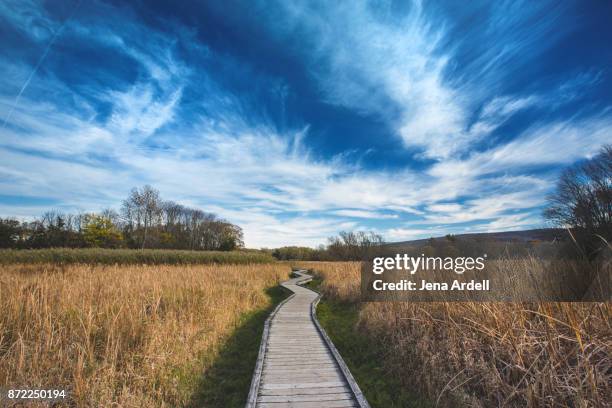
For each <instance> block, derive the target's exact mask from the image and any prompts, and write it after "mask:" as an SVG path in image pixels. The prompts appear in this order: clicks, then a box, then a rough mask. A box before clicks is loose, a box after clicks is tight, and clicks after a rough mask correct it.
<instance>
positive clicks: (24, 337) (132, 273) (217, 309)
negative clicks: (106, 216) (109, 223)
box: [0, 264, 289, 407]
mask: <svg viewBox="0 0 612 408" xmlns="http://www.w3.org/2000/svg"><path fill="white" fill-rule="evenodd" d="M288 272H289V268H288V267H287V266H286V265H282V264H259V265H220V266H219V265H208V266H169V265H157V266H101V265H98V266H92V265H68V266H58V265H49V264H46V265H45V264H43V265H2V266H0V387H22V388H23V387H26V388H37V387H45V388H49V387H60V388H63V387H68V389H69V390H70V394H71V401H70V402H69V404H70V405H77V406H92V407H98V406H124V407H142V406H150V407H152V406H158V407H163V406H183V405H186V404H188V403H189V401H190V399H191V397H192V394H193V392H195V390H194V389H193V387H194V386H193V385H192V384H193V383H194V382H193V381H184V380H185V379H189V378H191V377H198V376H202V375H203V373H204V372H205V371H206V369H207V368H208V366H209V365H210V364H212V361H214V356H215V354H216V353H218V350H219V348H220V347H221V346H222V344H223V341H224V339H225V338H226V337H227V336H228V335H230V334H231V333H232V331H233V330H234V329H235V327H236V325H237V324H238V321H239V318H240V316H241V315H242V314H244V313H247V312H251V311H254V310H258V309H262V308H265V307H268V306H269V304H270V300H269V298H268V297H267V296H266V294H265V290H266V288H269V287H272V286H275V285H276V284H277V283H278V282H279V281H280V280H284V279H285V278H286V277H287V274H288Z"/></svg>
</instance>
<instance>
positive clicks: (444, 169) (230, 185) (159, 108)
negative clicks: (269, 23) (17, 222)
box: [0, 3, 612, 247]
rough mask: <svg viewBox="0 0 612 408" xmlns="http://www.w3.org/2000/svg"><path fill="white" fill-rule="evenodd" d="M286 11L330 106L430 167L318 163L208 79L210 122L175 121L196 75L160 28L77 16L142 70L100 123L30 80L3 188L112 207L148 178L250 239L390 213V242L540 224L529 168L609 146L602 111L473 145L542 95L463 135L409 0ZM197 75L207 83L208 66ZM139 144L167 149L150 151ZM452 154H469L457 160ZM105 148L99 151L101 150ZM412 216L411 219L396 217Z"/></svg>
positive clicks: (350, 224)
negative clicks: (467, 228)
mask: <svg viewBox="0 0 612 408" xmlns="http://www.w3.org/2000/svg"><path fill="white" fill-rule="evenodd" d="M283 9H284V12H286V13H287V16H289V18H288V19H287V20H286V22H287V27H286V28H287V29H300V30H305V31H306V32H308V33H309V34H310V35H309V37H308V38H307V39H306V41H307V42H308V41H312V44H307V45H308V46H312V49H313V75H315V76H317V77H318V78H319V80H320V81H321V86H322V89H323V90H324V91H325V92H326V97H327V98H328V99H329V101H330V102H333V103H337V104H341V105H344V106H347V107H351V108H354V109H362V110H364V111H366V112H368V113H377V114H380V115H382V116H385V117H387V119H388V120H389V121H391V122H392V123H394V125H395V127H396V130H397V132H398V135H399V136H401V138H402V140H403V141H404V143H405V144H406V145H408V146H412V147H415V146H416V147H419V148H421V149H422V150H423V151H424V154H425V155H426V156H428V157H434V158H436V159H438V160H437V161H436V162H435V164H433V165H432V166H431V167H429V168H428V169H426V170H423V171H418V172H417V171H412V170H407V169H406V170H401V171H393V172H389V171H371V170H364V169H363V168H362V167H360V166H359V165H358V164H355V163H352V162H349V161H348V160H347V157H346V156H342V155H340V156H338V157H335V158H332V159H328V160H317V159H315V158H313V155H312V154H311V153H310V151H309V149H308V147H307V146H306V145H304V139H305V135H307V133H308V132H309V129H308V127H307V126H306V127H304V128H302V129H294V130H290V131H287V132H285V133H279V131H278V130H276V127H274V126H271V125H270V124H269V123H267V122H266V121H265V120H262V122H261V123H260V124H256V125H253V124H252V123H251V122H250V121H248V120H247V118H245V117H243V112H244V110H245V109H248V106H246V107H245V104H244V103H243V102H242V101H240V100H239V99H238V98H237V97H236V96H235V95H231V94H228V93H226V92H224V91H223V90H222V89H217V88H214V84H207V86H210V87H211V89H213V88H214V91H215V92H211V94H210V98H208V100H206V101H202V102H201V103H202V105H204V106H214V108H215V109H214V115H208V116H202V117H200V118H196V120H195V122H194V123H190V124H188V126H187V125H186V124H184V123H181V126H178V125H177V126H176V127H175V128H170V127H171V126H168V125H172V124H177V122H178V119H180V116H179V113H180V107H181V102H182V97H183V93H184V92H185V90H186V89H188V87H189V86H190V84H191V83H192V82H190V81H193V80H194V75H193V73H192V72H191V70H190V69H188V67H186V65H185V64H184V63H183V62H182V61H181V60H180V59H179V58H178V57H177V56H176V54H175V52H174V47H175V42H174V40H172V39H168V38H165V37H163V36H162V37H160V36H159V35H153V36H152V37H150V42H146V41H145V42H143V41H142V38H141V37H143V38H147V36H145V35H143V33H144V32H146V31H145V29H144V28H140V29H138V28H134V27H132V28H131V30H133V31H134V30H135V31H136V32H137V33H139V32H140V31H142V32H140V35H141V37H139V35H134V36H130V35H128V34H126V33H121V32H114V31H112V30H110V31H108V30H107V31H104V30H101V31H96V30H94V29H90V28H87V27H83V26H79V25H76V24H73V25H71V27H70V30H71V31H70V32H71V33H79V35H85V36H89V37H90V38H91V39H92V40H95V41H97V42H99V43H104V44H106V45H107V46H112V47H115V48H116V49H117V52H125V53H128V54H129V55H131V56H132V57H133V58H134V59H135V60H136V61H137V62H138V63H139V64H140V65H141V66H142V68H143V69H144V71H145V72H146V73H147V75H144V76H142V77H139V78H138V79H137V80H136V81H135V82H134V83H133V84H132V85H131V86H129V87H128V88H126V89H122V90H114V91H106V90H102V91H101V94H100V95H98V96H99V97H100V98H101V99H103V100H104V101H105V102H108V103H109V104H110V105H111V115H110V117H109V119H108V120H106V121H104V122H98V121H96V120H95V115H96V111H95V109H94V108H93V107H91V106H90V105H88V104H87V103H86V102H85V101H80V100H79V101H78V102H79V103H78V104H77V105H78V106H79V107H80V109H78V110H77V111H67V110H65V109H63V107H62V106H61V104H60V102H61V101H60V102H57V103H54V102H53V101H51V100H49V101H45V100H40V99H38V98H37V97H36V96H37V95H40V94H41V93H40V91H44V90H45V89H47V90H48V89H53V91H54V92H55V93H57V94H60V95H68V94H71V90H70V87H69V85H66V84H61V83H59V82H58V81H56V80H55V79H54V78H53V77H48V78H44V79H43V78H38V79H37V78H35V80H34V81H33V82H32V85H31V86H32V87H33V90H36V91H37V92H36V93H33V94H32V95H29V94H28V93H25V94H24V97H23V99H22V103H20V104H19V106H17V107H16V108H15V112H14V114H13V116H12V119H11V121H12V126H9V127H7V128H5V129H2V130H0V159H1V160H0V189H1V190H2V191H3V193H4V194H8V195H17V196H24V197H36V196H39V197H47V198H51V199H57V200H60V201H62V202H64V203H70V204H69V206H71V207H72V208H74V209H75V210H83V211H91V210H98V209H101V208H103V207H107V206H109V205H111V206H117V205H118V203H119V202H120V200H121V199H122V198H124V196H125V195H127V192H128V190H129V189H130V188H131V187H133V186H136V185H142V184H144V183H150V184H152V185H154V186H155V187H156V188H158V189H160V190H161V193H162V196H164V197H167V198H172V199H176V200H178V201H181V202H184V203H189V204H191V205H195V206H199V207H201V208H203V209H205V210H208V211H214V212H216V213H218V214H219V215H221V216H223V217H226V218H228V219H229V220H230V221H232V222H235V223H237V224H239V225H241V226H242V227H243V228H244V231H245V238H246V242H247V245H249V246H252V247H261V246H266V247H275V246H282V245H310V246H315V245H317V244H320V243H324V242H325V239H326V238H327V237H328V236H330V235H333V234H336V233H337V232H338V231H340V230H348V229H358V228H362V227H363V224H362V223H363V222H364V221H369V220H374V221H376V220H389V219H395V220H397V221H396V226H394V227H393V228H389V229H387V230H381V231H380V232H381V233H383V235H385V237H386V239H387V240H389V241H396V240H407V239H414V238H422V237H429V236H436V235H443V234H444V233H446V230H445V229H444V228H442V227H441V226H442V225H444V226H448V225H450V226H453V225H456V224H462V223H474V224H476V225H475V226H473V228H474V229H476V230H488V231H489V230H490V231H494V230H499V229H511V228H519V227H528V226H531V225H534V224H535V223H537V222H538V218H537V217H536V216H534V215H533V214H534V211H537V209H538V208H539V207H540V206H541V205H542V204H543V202H544V197H545V194H546V192H547V191H549V189H550V186H551V183H552V182H553V181H554V176H555V175H554V174H547V175H541V176H533V175H530V172H529V168H530V167H535V166H549V165H559V166H562V165H566V164H570V163H572V162H574V161H575V160H577V159H581V158H584V157H588V156H589V155H592V154H594V153H595V151H596V150H597V149H598V147H599V146H600V145H601V144H603V143H606V142H609V141H610V140H612V120H611V119H610V118H609V115H607V114H602V115H599V116H595V117H590V118H581V119H576V118H568V120H567V121H559V122H555V123H536V124H533V125H532V126H531V127H530V128H528V129H526V130H525V131H522V132H521V133H519V134H517V135H512V136H513V137H511V138H509V140H510V141H509V142H506V143H505V144H501V145H497V146H495V147H492V148H489V149H488V150H484V151H470V150H469V148H470V147H471V146H472V144H473V143H474V141H476V140H480V139H482V138H485V137H487V135H489V134H490V133H491V132H493V131H494V130H495V129H497V128H499V126H501V125H502V124H503V123H504V122H505V121H506V120H508V118H510V117H511V116H512V115H514V114H516V113H518V112H520V111H522V110H524V109H528V108H530V107H534V106H539V105H540V104H542V103H545V102H544V101H545V98H543V97H542V96H538V95H533V96H518V95H506V96H497V97H493V98H489V99H488V102H487V103H485V104H484V107H483V108H482V110H481V112H480V114H479V116H478V117H477V118H476V121H475V123H474V124H473V125H472V127H471V128H470V129H466V126H467V125H466V123H467V111H466V109H467V108H466V106H467V105H468V104H469V102H470V101H469V100H466V99H465V93H464V92H460V90H459V89H457V88H453V87H452V86H450V85H449V84H448V83H446V82H445V80H444V74H443V72H444V69H445V67H446V64H447V63H448V56H445V55H440V54H439V53H438V51H437V45H438V43H439V41H440V39H441V38H442V36H443V34H444V27H434V26H431V25H430V24H428V23H427V19H426V18H425V16H424V15H423V13H422V9H421V8H420V6H419V5H418V4H417V5H415V7H414V8H413V10H412V12H411V13H409V15H408V16H407V17H406V18H405V20H403V21H402V22H401V23H394V24H388V23H385V22H383V21H381V20H379V19H378V18H376V17H374V16H372V15H371V13H370V12H369V11H368V8H367V7H366V5H365V4H363V3H351V4H348V3H346V4H344V3H329V9H327V8H326V11H325V13H324V14H322V15H321V14H317V13H312V12H310V11H309V10H308V9H307V7H306V6H304V5H303V4H302V3H300V4H290V3H287V4H286V5H284V6H283ZM17 20H18V23H19V24H27V21H28V20H27V19H26V18H25V17H23V16H22V17H19V18H18V19H17ZM329 21H334V22H335V25H330V24H329ZM349 23H350V24H349ZM16 24H17V23H16ZM139 30H140V31H139ZM32 35H33V36H35V37H37V38H38V37H41V36H42V34H40V33H38V34H36V33H33V34H32ZM41 41H42V40H41ZM207 52H210V51H207ZM503 58H504V57H503V54H499V55H498V56H497V57H495V59H496V61H501V60H503ZM0 63H1V64H2V65H1V66H2V67H10V68H11V69H10V70H8V71H7V72H12V74H11V75H14V78H17V79H23V78H25V77H27V73H26V74H24V72H26V71H27V68H28V67H22V66H18V65H17V63H9V62H6V61H0ZM496 63H497V62H496ZM317 64H319V65H320V67H317V69H315V68H314V67H315V66H316V65H317ZM487 69H488V68H487ZM197 80H198V81H204V82H207V81H209V79H208V78H206V73H205V72H202V73H198V79H197ZM0 81H2V82H0V83H3V84H4V83H6V82H7V81H6V79H5V80H3V79H0ZM9 82H10V81H9ZM3 89H7V90H8V91H5V92H2V93H1V94H0V106H2V107H3V110H4V109H6V107H7V106H10V104H11V101H12V99H11V95H14V89H13V88H8V87H3ZM75 98H76V96H75ZM388 101H392V102H393V103H394V104H396V105H397V106H399V107H400V115H399V117H393V115H389V114H388V112H387V107H388V105H387V102H388ZM249 119H250V118H249ZM147 138H155V140H156V141H161V142H163V143H164V145H165V146H164V148H163V149H157V148H153V147H147V145H146V144H143V141H144V140H145V139H147ZM457 152H462V153H463V154H462V155H457V156H454V154H455V153H457ZM99 155H102V156H105V159H104V160H98V159H96V156H99ZM443 158H444V160H442V159H443ZM11 208H13V207H11V206H6V205H5V206H1V207H0V211H1V212H4V214H0V215H18V216H27V215H28V214H29V215H38V214H39V213H36V211H39V210H40V208H39V207H35V206H34V207H28V208H19V209H14V210H11ZM406 215H410V218H411V219H412V220H414V219H415V218H416V219H417V221H410V222H406V221H404V218H405V216H406ZM386 222H387V223H388V222H389V221H386Z"/></svg>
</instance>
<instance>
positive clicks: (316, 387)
mask: <svg viewBox="0 0 612 408" xmlns="http://www.w3.org/2000/svg"><path fill="white" fill-rule="evenodd" d="M296 274H298V275H299V277H298V278H294V279H290V280H288V281H286V282H284V283H282V285H283V286H284V287H285V288H287V289H289V290H291V291H292V292H294V294H293V295H292V296H291V297H290V298H288V299H287V300H286V301H285V302H283V303H281V304H280V305H279V307H278V308H277V309H276V310H275V311H274V312H273V313H272V314H271V316H270V318H269V319H268V321H267V322H266V326H265V328H264V335H263V338H262V344H261V346H260V351H259V357H258V360H257V366H256V368H255V373H254V375H253V381H252V385H251V390H250V393H249V400H248V402H247V408H255V407H260V408H263V407H270V408H281V407H301V408H308V407H316V408H319V407H322V408H323V407H329V408H332V407H361V408H365V407H369V405H368V403H367V401H366V400H365V398H364V397H363V394H362V393H361V391H360V390H359V387H358V386H357V383H355V380H354V379H353V377H352V375H351V374H350V372H349V371H348V368H347V367H346V365H345V364H344V361H342V358H341V357H340V355H339V354H338V352H337V350H336V349H335V347H334V346H333V344H332V343H331V341H330V340H329V338H328V337H327V335H326V334H325V331H324V330H323V329H322V328H321V327H320V325H319V323H318V322H317V321H316V316H315V315H314V309H315V307H316V303H318V294H317V293H315V292H313V291H312V290H310V289H306V288H304V287H302V286H299V285H298V283H305V282H307V281H308V280H310V279H311V277H310V276H309V275H307V274H305V273H303V271H298V272H296Z"/></svg>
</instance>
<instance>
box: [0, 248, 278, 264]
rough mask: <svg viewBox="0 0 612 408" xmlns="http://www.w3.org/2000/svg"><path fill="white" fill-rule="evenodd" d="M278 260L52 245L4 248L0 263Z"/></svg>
mask: <svg viewBox="0 0 612 408" xmlns="http://www.w3.org/2000/svg"><path fill="white" fill-rule="evenodd" d="M274 261H275V259H274V258H272V257H271V256H270V255H268V254H266V253H263V252H260V251H244V250H243V251H227V252H223V251H182V250H168V249H145V250H136V249H102V248H83V249H72V248H49V249H30V250H14V249H2V250H0V264H9V263H61V264H70V263H83V264H107V265H113V264H124V265H125V264H149V265H157V264H171V265H174V264H249V263H268V262H274Z"/></svg>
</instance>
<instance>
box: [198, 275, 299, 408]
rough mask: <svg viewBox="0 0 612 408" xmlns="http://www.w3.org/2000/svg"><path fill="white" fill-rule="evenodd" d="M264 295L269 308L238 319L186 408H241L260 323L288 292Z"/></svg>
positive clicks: (277, 289) (274, 290)
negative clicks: (266, 297) (267, 299)
mask: <svg viewBox="0 0 612 408" xmlns="http://www.w3.org/2000/svg"><path fill="white" fill-rule="evenodd" d="M266 293H267V295H268V296H269V297H270V299H271V300H272V304H271V305H270V307H269V308H267V309H265V310H259V311H256V312H253V313H248V314H245V315H243V316H242V317H241V319H240V325H239V326H238V327H237V328H236V330H235V331H234V333H233V334H232V335H231V336H230V337H229V338H228V339H227V340H226V341H225V342H224V345H223V349H222V350H221V352H220V353H219V356H218V357H217V358H216V360H215V362H214V364H213V365H212V367H211V368H210V369H208V370H207V371H206V373H205V374H204V376H203V377H201V378H200V379H199V382H198V384H197V385H196V388H197V391H196V393H195V397H194V399H193V401H192V402H191V404H190V405H189V406H190V407H194V408H195V407H210V408H214V407H219V408H226V407H228V408H231V407H236V408H238V407H244V405H245V403H246V400H247V396H248V394H249V387H250V385H251V378H252V376H253V370H254V369H255V362H256V360H257V355H258V353H259V343H260V342H261V336H262V333H263V326H264V322H265V321H266V319H267V317H268V315H269V314H270V312H271V311H272V310H273V309H274V307H276V305H277V304H278V303H280V302H281V301H282V300H283V299H284V298H286V297H287V296H288V295H289V293H288V291H287V290H286V289H283V288H282V287H280V286H277V287H274V288H271V289H268V290H267V292H266Z"/></svg>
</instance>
